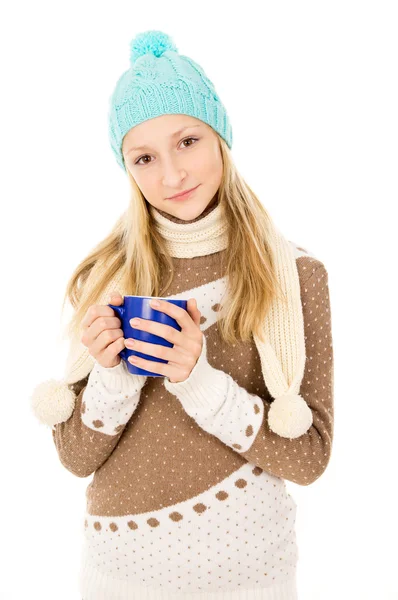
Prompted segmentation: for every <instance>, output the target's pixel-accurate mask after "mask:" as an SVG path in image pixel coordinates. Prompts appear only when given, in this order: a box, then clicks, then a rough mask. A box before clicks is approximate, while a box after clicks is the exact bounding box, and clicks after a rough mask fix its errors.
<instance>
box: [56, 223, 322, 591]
mask: <svg viewBox="0 0 398 600" xmlns="http://www.w3.org/2000/svg"><path fill="white" fill-rule="evenodd" d="M157 214H158V215H160V216H161V217H163V220H162V222H163V226H165V223H167V221H169V222H170V223H173V227H174V228H175V226H176V225H178V227H181V230H182V231H183V228H184V224H185V222H184V221H180V220H179V219H177V218H175V217H172V216H171V215H167V214H166V213H161V211H157ZM202 216H203V215H202ZM199 218H200V217H199ZM193 243H194V242H193ZM290 243H291V244H292V248H293V249H294V252H295V256H296V265H297V270H298V274H299V279H300V292H301V300H302V306H303V316H304V325H305V344H306V365H305V373H304V377H303V380H302V384H301V389H300V395H301V396H302V397H303V398H304V399H305V401H306V402H307V403H308V405H309V406H310V408H311V410H312V413H313V424H312V426H311V428H310V429H309V430H308V432H307V433H306V434H304V435H302V436H300V437H299V438H296V439H286V438H281V437H280V436H278V435H276V434H275V433H274V432H273V431H271V430H270V428H269V426H268V423H267V414H268V411H269V408H270V406H271V404H272V401H273V399H272V397H271V395H270V393H269V391H268V390H267V387H266V386H265V384H264V381H263V377H262V374H261V365H260V360H259V355H258V351H257V349H256V345H255V344H254V342H253V341H252V340H251V341H249V342H239V343H236V344H233V345H227V344H226V343H225V342H224V341H223V340H222V338H221V336H220V335H219V333H218V328H217V312H218V310H219V307H220V301H221V298H222V296H223V294H224V291H225V289H224V287H223V283H222V282H223V281H224V280H223V276H224V273H223V270H222V260H221V259H222V255H223V253H224V252H225V251H226V250H222V251H218V252H214V251H212V248H211V247H208V248H207V249H206V247H203V246H202V247H201V248H200V252H199V255H195V256H192V258H178V257H173V265H174V269H175V273H174V279H173V283H172V287H171V288H170V294H169V295H170V296H172V297H173V298H178V297H179V295H181V297H183V298H189V297H195V298H196V299H197V301H198V305H200V306H201V307H202V309H201V313H202V319H201V330H202V332H203V347H202V353H201V356H200V357H199V360H198V362H197V364H196V365H195V367H194V368H193V370H192V372H191V374H190V376H189V377H188V379H186V380H185V381H183V382H179V383H171V382H170V381H169V380H168V378H167V377H148V378H145V377H141V376H134V375H132V374H130V373H129V372H128V370H127V367H126V364H125V363H124V361H121V362H120V364H119V365H117V366H116V367H112V368H103V367H102V366H101V365H100V364H98V363H95V365H94V367H93V369H92V371H91V372H90V374H89V375H88V376H87V377H86V378H85V379H84V380H82V381H80V382H79V383H78V384H77V387H76V393H77V399H76V404H75V407H74V410H73V413H72V415H71V416H70V418H69V419H68V420H67V421H64V422H62V423H58V424H57V425H55V426H54V427H53V429H52V435H53V440H54V443H55V446H56V449H57V452H58V455H59V458H60V461H61V462H62V464H63V465H64V466H65V467H66V468H67V469H68V470H69V471H71V472H72V473H74V474H75V475H76V476H78V477H88V476H89V475H91V474H92V473H93V474H94V475H93V478H92V481H91V482H90V484H89V485H88V487H87V491H86V507H85V511H84V515H83V517H84V518H83V519H82V530H83V533H84V547H83V552H82V563H81V570H80V575H79V581H80V590H81V594H82V596H83V598H84V600H93V599H95V600H102V599H104V600H105V599H106V600H116V599H118V600H133V599H134V600H136V599H140V600H141V599H146V600H155V599H156V600H160V599H162V600H171V599H172V598H176V599H178V598H181V599H182V598H186V599H191V598H196V599H197V600H210V599H214V600H238V599H239V600H249V599H250V600H251V599H253V600H254V599H257V600H259V599H261V600H282V599H283V600H291V599H294V598H296V593H297V592H296V571H297V562H298V545H297V540H296V533H295V518H296V509H297V506H296V503H295V501H294V499H293V498H292V496H291V494H289V493H288V492H287V490H286V483H285V480H288V481H292V482H294V483H296V484H298V485H310V484H311V483H313V482H314V481H316V480H317V479H318V478H319V477H320V476H321V474H322V473H323V472H324V471H325V469H326V466H327V464H328V462H329V460H330V456H331V447H332V438H333V346H332V331H331V315H330V299H329V290H328V276H327V271H326V268H325V266H324V265H323V263H322V262H321V261H320V260H319V259H317V258H316V257H315V256H314V255H313V254H311V253H309V252H308V251H306V250H305V249H304V248H302V247H301V246H298V245H297V244H295V243H293V242H290ZM192 254H198V252H197V250H196V251H195V252H193V253H192ZM162 276H163V277H164V278H166V276H167V273H164V274H163V275H162ZM163 282H164V280H163ZM220 282H221V283H220Z"/></svg>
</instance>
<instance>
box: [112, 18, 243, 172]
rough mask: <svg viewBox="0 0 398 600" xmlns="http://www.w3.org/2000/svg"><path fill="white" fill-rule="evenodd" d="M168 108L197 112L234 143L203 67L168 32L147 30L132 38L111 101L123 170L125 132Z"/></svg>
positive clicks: (116, 151)
mask: <svg viewBox="0 0 398 600" xmlns="http://www.w3.org/2000/svg"><path fill="white" fill-rule="evenodd" d="M164 114H184V115H190V116H192V117H195V118H197V119H199V120H201V121H203V122H204V123H207V124H208V125H210V127H212V128H213V129H214V130H215V131H217V133H218V134H219V135H220V136H221V137H222V138H223V139H224V140H225V142H226V143H227V144H228V146H229V148H231V147H232V127H231V123H230V120H229V116H228V114H227V111H226V109H225V106H224V104H223V103H222V102H221V100H220V97H219V95H218V93H217V91H216V89H215V86H214V84H213V83H212V82H211V81H210V79H209V78H208V77H207V75H206V74H205V72H204V70H203V69H202V67H201V66H200V65H199V64H198V63H197V62H195V61H194V60H193V59H192V58H189V57H188V56H184V55H182V54H179V52H178V49H177V46H176V45H175V43H174V41H173V40H172V39H171V37H170V36H168V35H167V34H166V33H164V32H162V31H157V30H149V31H144V32H142V33H139V34H138V35H137V36H136V37H135V38H134V39H133V40H131V42H130V68H129V69H128V70H127V71H125V72H124V73H123V74H122V75H121V77H120V78H119V80H118V81H117V83H116V86H115V90H114V91H113V93H112V96H111V98H110V102H109V110H108V117H109V139H110V143H111V148H112V150H113V153H114V155H115V157H116V160H117V163H118V165H119V166H120V167H121V168H122V169H123V170H124V171H126V166H125V164H124V158H123V154H122V142H123V137H124V136H125V135H126V133H127V132H128V131H129V130H130V129H131V128H132V127H134V126H135V125H138V124H139V123H142V122H143V121H146V120H148V119H153V118H155V117H159V116H161V115H164Z"/></svg>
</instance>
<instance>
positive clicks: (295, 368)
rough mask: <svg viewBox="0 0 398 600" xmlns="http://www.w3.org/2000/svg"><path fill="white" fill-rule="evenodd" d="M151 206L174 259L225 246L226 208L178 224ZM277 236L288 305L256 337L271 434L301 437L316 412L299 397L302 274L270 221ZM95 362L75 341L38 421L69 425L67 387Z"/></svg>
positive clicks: (35, 400) (44, 391) (93, 277)
mask: <svg viewBox="0 0 398 600" xmlns="http://www.w3.org/2000/svg"><path fill="white" fill-rule="evenodd" d="M149 206H150V212H151V215H152V216H153V219H154V223H155V227H156V228H157V230H158V231H159V232H160V234H161V235H162V236H163V238H164V239H165V240H166V246H167V249H168V251H169V253H170V255H171V256H173V257H176V258H193V257H195V256H203V255H208V254H212V253H214V252H219V251H220V250H224V249H225V248H226V247H227V244H228V242H227V222H226V219H225V216H224V212H223V207H222V205H221V204H220V203H218V204H217V205H216V206H215V208H214V209H212V210H211V212H209V213H208V214H207V215H205V216H204V217H202V218H200V219H198V220H196V221H191V222H181V223H180V222H175V221H173V220H171V219H168V218H166V217H164V216H163V215H162V214H161V213H160V212H159V211H158V210H156V208H154V207H153V206H152V205H149ZM271 235H273V236H274V239H273V242H274V247H275V268H276V275H277V278H278V281H279V283H280V285H281V288H282V291H283V294H284V296H285V298H286V300H287V302H286V303H283V302H281V301H280V300H279V299H277V298H275V299H274V302H273V304H272V307H271V310H270V311H269V313H268V315H267V317H266V319H265V321H264V329H263V331H264V339H265V342H261V341H260V339H259V338H258V337H257V335H255V334H253V339H254V342H255V344H256V346H257V349H258V352H259V356H260V360H261V369H262V373H263V378H264V382H265V384H266V386H267V389H268V391H269V392H270V394H271V396H272V397H273V398H274V400H273V402H272V403H271V406H270V410H269V412H268V424H269V427H270V429H271V430H272V431H274V432H275V433H277V434H278V435H280V436H282V437H286V438H290V439H292V438H297V437H300V436H301V435H303V434H304V433H305V432H306V431H307V430H308V429H309V428H310V427H311V425H312V422H313V418H312V412H311V409H310V408H309V406H308V405H307V403H306V402H305V400H304V399H303V398H302V396H300V395H299V391H300V385H301V381H302V379H303V375H304V367H305V359H306V357H305V337H304V321H303V311H302V305H301V297H300V284H299V276H298V271H297V265H296V258H295V254H294V252H293V247H292V243H291V242H289V241H287V240H286V239H285V238H284V237H283V235H282V234H281V233H280V231H279V230H278V229H277V228H276V227H275V225H274V224H273V223H272V221H271ZM100 277H101V267H100V266H98V265H96V266H95V267H94V268H93V269H92V271H91V273H90V276H89V278H88V280H87V283H86V286H85V289H88V288H90V289H91V286H92V285H95V283H96V282H98V281H99V280H100ZM121 279H122V272H121V271H119V272H118V273H117V274H116V276H115V277H114V278H113V279H112V281H110V282H109V284H108V285H107V286H106V289H105V290H104V292H103V293H102V294H101V297H100V298H99V300H98V302H97V303H98V304H108V302H109V300H108V296H109V292H111V291H115V290H117V291H119V292H120V293H121V295H122V296H123V295H125V294H124V292H123V290H122V289H121ZM94 364H95V359H94V358H93V357H92V356H91V355H90V354H89V353H88V349H87V348H86V347H85V346H84V345H83V344H82V343H81V342H80V341H78V340H72V342H71V346H70V351H69V355H68V358H67V363H66V370H65V376H64V378H63V379H62V380H61V381H57V380H54V379H52V380H48V381H45V382H43V383H41V384H39V385H38V386H37V387H36V388H35V390H34V392H33V395H32V407H33V411H34V413H35V415H36V417H37V418H38V419H39V420H40V421H41V422H42V423H45V424H47V425H50V426H52V427H53V428H54V426H55V425H56V424H57V423H60V422H63V421H66V420H67V419H68V418H69V417H70V415H71V414H72V412H73V409H74V406H75V400H76V396H75V394H74V393H73V392H72V390H70V389H69V388H68V384H72V383H76V382H77V381H80V380H81V379H83V378H84V377H85V376H86V375H87V374H88V373H90V371H91V370H92V368H93V366H94Z"/></svg>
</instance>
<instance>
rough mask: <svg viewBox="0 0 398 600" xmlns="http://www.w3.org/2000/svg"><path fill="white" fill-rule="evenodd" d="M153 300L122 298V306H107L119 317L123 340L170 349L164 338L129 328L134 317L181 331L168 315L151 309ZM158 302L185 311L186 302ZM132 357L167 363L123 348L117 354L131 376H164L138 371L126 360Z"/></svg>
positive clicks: (161, 359)
mask: <svg viewBox="0 0 398 600" xmlns="http://www.w3.org/2000/svg"><path fill="white" fill-rule="evenodd" d="M154 298H155V296H124V298H123V304H121V305H120V306H114V305H113V304H108V306H110V307H111V308H113V310H114V311H115V313H116V315H117V316H118V317H119V319H120V322H121V328H122V330H123V336H124V337H125V338H133V339H135V340H140V341H142V342H149V343H150V344H159V345H160V346H167V347H169V348H172V347H173V344H172V343H171V342H169V341H168V340H166V339H165V338H162V337H160V336H158V335H154V334H153V333H149V331H142V329H134V327H131V325H130V320H131V319H133V318H134V317H139V318H140V319H149V320H150V321H156V322H157V323H164V324H165V325H170V326H171V327H174V329H177V331H181V327H180V326H179V324H178V323H177V321H176V320H175V319H173V318H172V317H170V316H169V315H166V313H164V312H162V311H159V310H156V309H155V308H152V306H151V305H150V304H149V302H150V300H152V299H154ZM158 300H167V302H171V303H172V304H175V305H176V306H180V307H181V308H183V309H184V310H187V305H188V300H171V299H169V298H158ZM133 355H134V356H140V357H141V358H144V359H146V360H153V361H154V362H161V363H167V362H168V361H167V360H164V359H163V358H158V357H157V356H149V355H148V354H143V353H142V352H138V351H137V350H131V349H130V348H123V350H121V352H119V356H120V357H121V358H122V359H123V360H124V361H125V363H126V365H127V368H128V370H129V372H130V373H132V374H133V375H145V376H149V377H164V375H159V373H152V372H151V371H146V370H145V369H140V367H137V366H136V365H133V364H132V363H131V362H130V361H129V360H128V358H129V357H130V356H133Z"/></svg>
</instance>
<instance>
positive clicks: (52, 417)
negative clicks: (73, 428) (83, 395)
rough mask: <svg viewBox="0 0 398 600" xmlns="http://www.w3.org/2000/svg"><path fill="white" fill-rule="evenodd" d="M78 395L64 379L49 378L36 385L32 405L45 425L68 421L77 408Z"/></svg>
mask: <svg viewBox="0 0 398 600" xmlns="http://www.w3.org/2000/svg"><path fill="white" fill-rule="evenodd" d="M75 401H76V395H75V394H74V392H72V390H70V389H69V387H68V384H67V383H66V382H65V381H64V380H61V381H58V380H56V379H49V380H47V381H43V382H42V383H40V384H39V385H38V386H36V387H35V389H34V391H33V394H32V396H31V406H32V409H33V412H34V414H35V416H36V417H37V419H38V420H39V421H40V422H41V423H44V424H45V425H50V426H53V425H56V424H57V423H62V422H63V421H67V420H68V419H69V417H70V416H71V414H72V412H73V409H74V408H75Z"/></svg>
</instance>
